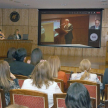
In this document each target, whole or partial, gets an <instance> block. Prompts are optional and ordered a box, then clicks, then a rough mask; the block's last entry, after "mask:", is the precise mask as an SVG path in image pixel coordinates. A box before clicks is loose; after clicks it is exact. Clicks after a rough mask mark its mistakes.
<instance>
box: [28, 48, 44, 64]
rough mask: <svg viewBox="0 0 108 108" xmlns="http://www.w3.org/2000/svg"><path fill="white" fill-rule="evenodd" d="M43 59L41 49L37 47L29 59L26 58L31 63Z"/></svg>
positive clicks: (36, 62)
mask: <svg viewBox="0 0 108 108" xmlns="http://www.w3.org/2000/svg"><path fill="white" fill-rule="evenodd" d="M42 59H43V55H42V51H41V50H40V49H39V48H35V49H34V50H33V51H32V54H31V60H28V61H27V63H30V64H32V65H34V66H35V65H37V64H38V63H39V62H40V61H41V60H42Z"/></svg>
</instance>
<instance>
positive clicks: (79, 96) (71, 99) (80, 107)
mask: <svg viewBox="0 0 108 108" xmlns="http://www.w3.org/2000/svg"><path fill="white" fill-rule="evenodd" d="M65 104H66V107H67V108H92V106H91V101H90V95H89V92H88V90H87V89H86V87H85V86H84V85H83V84H81V83H73V84H71V85H70V87H69V88H68V91H67V95H66V98H65Z"/></svg>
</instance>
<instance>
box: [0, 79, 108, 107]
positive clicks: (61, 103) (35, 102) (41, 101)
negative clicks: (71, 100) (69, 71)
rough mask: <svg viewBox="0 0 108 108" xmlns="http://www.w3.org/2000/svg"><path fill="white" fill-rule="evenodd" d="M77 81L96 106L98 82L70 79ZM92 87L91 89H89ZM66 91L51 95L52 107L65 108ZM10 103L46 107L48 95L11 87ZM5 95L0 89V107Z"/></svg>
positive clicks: (97, 103) (106, 92) (107, 96)
mask: <svg viewBox="0 0 108 108" xmlns="http://www.w3.org/2000/svg"><path fill="white" fill-rule="evenodd" d="M74 82H79V83H82V84H84V86H85V87H86V88H87V89H88V91H89V94H90V98H91V102H92V106H93V108H97V106H98V105H99V103H100V93H99V92H100V90H99V84H96V83H93V82H88V81H78V80H77V81H74V80H73V81H71V82H70V84H72V83H74ZM89 88H92V89H89ZM105 94H106V96H105V108H108V84H106V85H105ZM65 97H66V93H58V94H54V95H53V99H54V108H66V105H65ZM10 104H19V105H23V106H28V107H29V108H48V96H47V94H46V93H42V92H39V91H34V90H25V89H13V90H10ZM5 106H6V104H5V96H4V92H3V90H2V89H0V108H5Z"/></svg>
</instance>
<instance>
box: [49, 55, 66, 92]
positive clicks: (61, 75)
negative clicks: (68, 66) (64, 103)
mask: <svg viewBox="0 0 108 108" xmlns="http://www.w3.org/2000/svg"><path fill="white" fill-rule="evenodd" d="M48 62H49V64H50V66H51V71H52V76H53V77H54V78H58V79H62V80H63V81H64V88H65V90H66V89H67V76H66V73H65V72H63V71H60V67H61V63H60V59H59V57H58V56H50V57H49V58H48Z"/></svg>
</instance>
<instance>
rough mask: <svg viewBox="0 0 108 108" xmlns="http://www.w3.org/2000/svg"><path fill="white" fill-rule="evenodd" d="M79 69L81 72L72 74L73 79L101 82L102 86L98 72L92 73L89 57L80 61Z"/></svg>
mask: <svg viewBox="0 0 108 108" xmlns="http://www.w3.org/2000/svg"><path fill="white" fill-rule="evenodd" d="M79 69H80V70H81V73H74V74H72V75H71V80H88V81H93V82H96V83H98V84H100V88H102V83H101V82H100V81H99V79H98V77H97V75H96V74H92V73H90V70H91V62H90V61H89V60H88V59H83V60H82V61H81V62H80V66H79Z"/></svg>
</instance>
